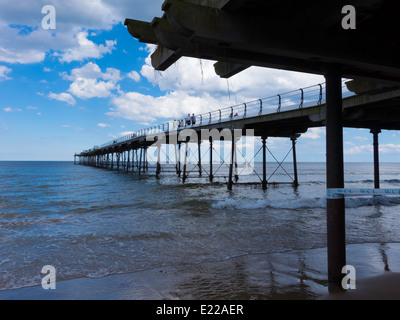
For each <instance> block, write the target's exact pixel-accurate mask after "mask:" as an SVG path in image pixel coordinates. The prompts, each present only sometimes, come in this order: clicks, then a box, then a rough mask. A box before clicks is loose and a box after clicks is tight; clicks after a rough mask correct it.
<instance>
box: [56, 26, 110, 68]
mask: <svg viewBox="0 0 400 320" xmlns="http://www.w3.org/2000/svg"><path fill="white" fill-rule="evenodd" d="M87 37H88V33H87V32H86V31H82V32H79V33H78V34H77V35H76V40H77V45H76V46H75V47H73V48H69V49H67V50H66V51H65V52H63V53H61V54H58V53H56V54H55V55H56V56H59V57H60V58H59V60H60V61H61V62H72V61H83V60H85V59H87V58H96V59H97V58H101V57H102V56H104V55H105V54H107V53H111V51H112V50H114V49H115V45H116V44H117V41H113V40H106V43H105V45H102V44H100V45H97V44H95V43H94V42H93V41H91V40H89V39H88V38H87Z"/></svg>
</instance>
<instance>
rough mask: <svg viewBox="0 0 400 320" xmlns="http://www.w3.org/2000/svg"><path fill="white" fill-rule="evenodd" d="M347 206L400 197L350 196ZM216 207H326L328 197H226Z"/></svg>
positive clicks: (388, 203)
mask: <svg viewBox="0 0 400 320" xmlns="http://www.w3.org/2000/svg"><path fill="white" fill-rule="evenodd" d="M345 202H346V207H347V208H358V207H364V206H373V205H383V206H394V205H400V197H379V196H375V197H348V198H346V199H345ZM211 207H213V208H216V209H222V208H235V209H263V208H274V209H307V208H326V198H299V199H279V200H269V199H258V200H250V199H224V200H219V201H216V202H214V203H212V204H211Z"/></svg>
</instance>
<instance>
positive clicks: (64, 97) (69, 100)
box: [48, 92, 76, 105]
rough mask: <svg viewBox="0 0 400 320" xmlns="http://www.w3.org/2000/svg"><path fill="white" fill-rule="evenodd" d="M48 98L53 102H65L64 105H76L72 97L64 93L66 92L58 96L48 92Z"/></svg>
mask: <svg viewBox="0 0 400 320" xmlns="http://www.w3.org/2000/svg"><path fill="white" fill-rule="evenodd" d="M48 97H49V98H50V99H53V100H58V101H64V102H66V103H68V104H70V105H75V104H76V101H75V99H74V97H73V96H71V95H70V94H69V93H66V92H63V93H58V94H57V93H53V92H50V93H49V95H48Z"/></svg>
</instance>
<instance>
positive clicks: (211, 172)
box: [209, 137, 214, 182]
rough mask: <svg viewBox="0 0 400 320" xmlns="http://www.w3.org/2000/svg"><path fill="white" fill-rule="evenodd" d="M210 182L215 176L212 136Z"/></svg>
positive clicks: (211, 141)
mask: <svg viewBox="0 0 400 320" xmlns="http://www.w3.org/2000/svg"><path fill="white" fill-rule="evenodd" d="M209 178H210V182H212V181H213V179H214V176H213V140H212V138H211V137H210V177H209Z"/></svg>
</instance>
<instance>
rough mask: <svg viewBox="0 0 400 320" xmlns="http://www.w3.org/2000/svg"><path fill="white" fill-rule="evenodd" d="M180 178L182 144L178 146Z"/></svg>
mask: <svg viewBox="0 0 400 320" xmlns="http://www.w3.org/2000/svg"><path fill="white" fill-rule="evenodd" d="M177 165H178V171H177V173H178V177H180V176H181V143H179V144H178V163H177Z"/></svg>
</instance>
